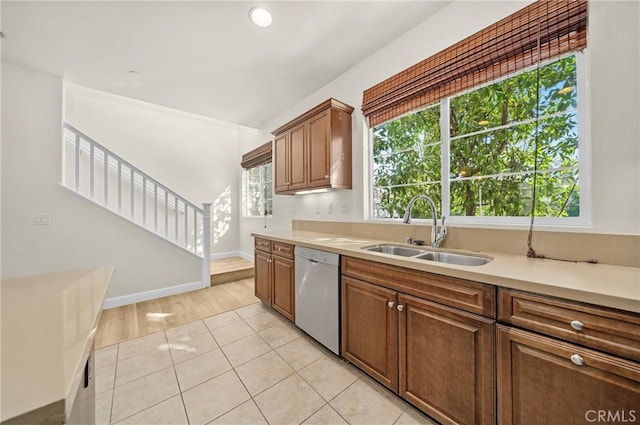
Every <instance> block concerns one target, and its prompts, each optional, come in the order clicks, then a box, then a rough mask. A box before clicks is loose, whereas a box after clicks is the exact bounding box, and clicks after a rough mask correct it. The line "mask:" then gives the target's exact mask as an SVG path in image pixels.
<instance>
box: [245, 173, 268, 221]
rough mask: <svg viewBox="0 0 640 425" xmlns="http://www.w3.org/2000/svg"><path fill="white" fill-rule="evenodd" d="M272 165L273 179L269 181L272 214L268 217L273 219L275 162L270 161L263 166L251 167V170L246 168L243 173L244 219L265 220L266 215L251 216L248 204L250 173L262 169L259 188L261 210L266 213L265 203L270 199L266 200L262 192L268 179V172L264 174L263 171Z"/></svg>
mask: <svg viewBox="0 0 640 425" xmlns="http://www.w3.org/2000/svg"><path fill="white" fill-rule="evenodd" d="M269 165H271V173H270V174H271V179H270V180H269V186H270V188H271V213H270V214H267V215H266V217H267V218H271V217H273V197H274V195H275V192H274V187H273V162H272V161H269V162H265V163H262V164H258V165H255V166H253V167H249V168H244V169H243V170H242V171H243V173H242V218H265V215H264V214H260V215H251V214H249V202H248V197H249V172H250V171H251V170H252V169H254V168H260V182H259V184H258V187H259V193H260V209H261V210H262V211H264V208H265V204H264V203H265V202H267V201H268V199H265V198H264V196H263V195H264V191H263V190H262V188H263V187H264V186H266V185H267V179H265V176H266V172H263V171H262V169H264V168H266V167H267V166H269Z"/></svg>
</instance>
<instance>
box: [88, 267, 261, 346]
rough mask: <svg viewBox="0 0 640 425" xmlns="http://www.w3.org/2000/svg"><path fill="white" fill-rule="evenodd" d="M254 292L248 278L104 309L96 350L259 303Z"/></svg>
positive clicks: (252, 281) (250, 280) (252, 284)
mask: <svg viewBox="0 0 640 425" xmlns="http://www.w3.org/2000/svg"><path fill="white" fill-rule="evenodd" d="M253 293H254V280H253V278H250V279H243V280H239V281H236V282H229V283H221V284H218V285H215V286H212V287H210V288H205V289H200V290H197V291H191V292H186V293H184V294H178V295H171V296H169V297H164V298H158V299H155V300H149V301H143V302H139V303H135V304H130V305H125V306H122V307H116V308H111V309H108V310H104V311H103V312H102V316H101V318H100V323H99V324H98V331H97V334H96V349H100V348H103V347H107V346H109V345H113V344H117V343H120V342H122V341H126V340H129V339H132V338H137V337H140V336H144V335H148V334H151V333H154V332H158V331H161V330H164V329H168V328H173V327H176V326H179V325H182V324H185V323H188V322H193V321H194V320H198V319H202V318H205V317H209V316H213V315H214V314H218V313H222V312H225V311H229V310H233V309H235V308H238V307H243V306H245V305H249V304H253V303H256V302H258V301H260V300H259V299H258V298H256V297H255V296H254V295H253Z"/></svg>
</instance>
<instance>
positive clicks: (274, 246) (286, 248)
mask: <svg viewBox="0 0 640 425" xmlns="http://www.w3.org/2000/svg"><path fill="white" fill-rule="evenodd" d="M271 252H272V253H273V255H279V256H280V257H285V258H293V245H289V244H288V243H282V242H271Z"/></svg>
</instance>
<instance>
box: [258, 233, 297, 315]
mask: <svg viewBox="0 0 640 425" xmlns="http://www.w3.org/2000/svg"><path fill="white" fill-rule="evenodd" d="M293 250H294V246H293V245H289V244H284V243H280V242H273V241H269V240H267V239H258V238H256V241H255V252H254V268H255V278H254V280H255V295H256V297H258V298H260V299H261V300H262V302H264V303H265V304H267V305H269V306H271V307H273V308H274V310H276V311H278V312H279V313H280V314H282V315H283V316H284V317H286V318H287V319H289V320H291V321H292V322H293V321H295V263H294V260H293V257H294V252H293Z"/></svg>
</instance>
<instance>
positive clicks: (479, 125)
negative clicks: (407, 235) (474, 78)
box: [372, 55, 580, 218]
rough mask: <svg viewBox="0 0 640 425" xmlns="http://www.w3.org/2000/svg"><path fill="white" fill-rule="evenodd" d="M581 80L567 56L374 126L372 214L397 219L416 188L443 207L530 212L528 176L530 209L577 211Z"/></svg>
mask: <svg viewBox="0 0 640 425" xmlns="http://www.w3.org/2000/svg"><path fill="white" fill-rule="evenodd" d="M577 87H578V84H577V61H576V56H575V55H571V56H568V57H564V58H562V59H559V60H556V61H554V62H551V63H549V64H546V65H544V66H541V67H540V68H539V72H538V70H537V69H535V68H534V69H529V70H526V71H525V72H521V73H519V74H516V75H514V76H511V77H509V78H506V79H503V80H500V81H497V82H494V83H492V84H489V85H486V86H483V87H479V88H476V89H473V90H470V91H468V92H465V93H462V94H460V95H457V96H454V97H451V98H448V99H445V100H444V101H442V102H441V103H438V104H436V105H432V106H430V107H428V108H425V109H422V110H420V111H416V112H413V113H410V114H407V115H405V116H402V117H399V118H397V119H394V120H392V121H389V122H387V123H384V124H381V125H379V126H376V127H375V128H373V131H372V148H373V149H372V150H373V176H372V186H373V187H372V203H373V209H372V218H399V217H402V214H403V213H404V209H405V207H406V205H407V203H408V202H409V200H410V199H411V197H413V196H414V195H417V194H426V195H429V196H430V197H432V198H433V200H434V202H435V203H436V205H437V206H439V214H442V213H443V212H444V213H446V214H448V215H451V216H459V217H481V216H484V217H526V216H528V215H530V214H531V209H532V205H533V199H532V198H533V184H534V175H536V180H537V182H536V202H535V214H536V216H541V217H579V216H580V179H579V177H580V173H579V149H578V140H579V139H578V90H577ZM537 93H539V95H537ZM441 118H442V119H441ZM536 148H537V161H536V160H535V158H536ZM447 153H448V155H447ZM443 164H444V165H445V166H446V164H448V168H447V169H445V167H444V166H443ZM429 216H430V212H429V210H428V209H427V207H426V204H422V203H418V204H416V206H415V208H414V217H420V218H429Z"/></svg>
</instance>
